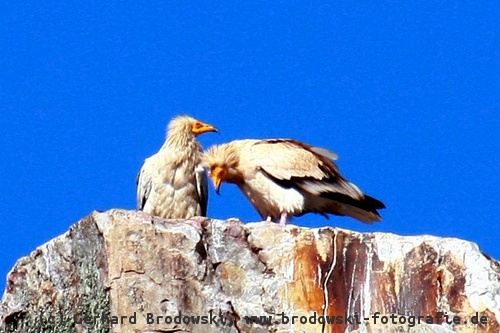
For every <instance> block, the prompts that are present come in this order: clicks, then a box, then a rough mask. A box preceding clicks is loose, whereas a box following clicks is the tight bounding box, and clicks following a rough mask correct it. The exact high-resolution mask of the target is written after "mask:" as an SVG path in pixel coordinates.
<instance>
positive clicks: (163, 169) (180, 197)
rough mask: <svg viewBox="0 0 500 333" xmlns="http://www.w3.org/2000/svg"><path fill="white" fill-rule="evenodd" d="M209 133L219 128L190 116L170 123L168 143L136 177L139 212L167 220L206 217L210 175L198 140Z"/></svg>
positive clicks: (179, 117) (148, 159) (148, 160)
mask: <svg viewBox="0 0 500 333" xmlns="http://www.w3.org/2000/svg"><path fill="white" fill-rule="evenodd" d="M206 132H217V129H216V128H215V127H213V126H212V125H209V124H206V123H203V122H201V121H199V120H196V119H194V118H191V117H188V116H178V117H176V118H174V119H172V120H171V121H170V123H169V124H168V131H167V138H166V140H165V143H164V144H163V146H162V147H161V148H160V150H159V151H158V152H157V153H156V154H154V155H153V156H151V157H149V158H147V159H146V160H145V161H144V164H143V166H142V168H141V170H140V171H139V174H138V176H137V209H138V210H142V211H144V212H146V213H148V214H151V215H154V216H159V217H162V218H165V219H168V218H190V217H193V216H206V214H207V199H208V186H207V175H206V173H205V170H204V169H203V167H202V166H201V165H200V162H201V156H202V149H201V145H200V143H199V142H198V140H196V137H197V136H198V135H199V134H202V133H206Z"/></svg>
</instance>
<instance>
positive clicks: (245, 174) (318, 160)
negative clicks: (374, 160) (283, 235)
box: [203, 139, 385, 224]
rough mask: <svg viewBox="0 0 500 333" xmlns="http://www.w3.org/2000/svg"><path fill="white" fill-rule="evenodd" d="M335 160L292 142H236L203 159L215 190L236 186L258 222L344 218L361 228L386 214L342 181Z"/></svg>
mask: <svg viewBox="0 0 500 333" xmlns="http://www.w3.org/2000/svg"><path fill="white" fill-rule="evenodd" d="M336 157H337V156H336V155H335V154H334V153H332V152H330V151H328V150H326V149H323V148H318V147H312V146H309V145H306V144H303V143H301V142H298V141H295V140H288V139H272V140H236V141H232V142H229V143H227V144H223V145H219V146H214V147H211V148H210V149H209V150H208V151H207V152H206V153H205V154H204V157H203V164H204V166H205V167H207V168H208V169H209V171H210V177H211V178H212V181H213V182H214V186H215V187H216V190H217V191H218V190H219V187H220V185H221V183H222V182H224V181H225V182H228V183H234V184H236V185H237V186H238V187H239V188H240V190H241V191H242V192H243V194H244V195H245V196H246V197H247V198H248V200H249V201H250V202H251V203H252V204H253V206H254V207H255V208H256V210H257V211H258V212H259V214H260V215H261V217H262V218H263V219H267V220H273V221H275V220H277V219H280V223H281V224H284V223H286V220H287V217H288V216H300V215H303V214H306V213H319V214H322V215H325V216H327V215H326V214H335V215H347V216H351V217H353V218H355V219H358V220H360V221H362V222H365V223H371V222H374V221H379V220H380V215H379V214H378V212H377V209H381V208H385V206H384V204H383V203H382V202H380V201H379V200H377V199H374V198H372V197H370V196H368V195H365V194H363V193H362V192H361V190H360V189H359V188H358V187H357V186H356V185H354V184H352V183H351V182H349V181H347V180H346V179H345V178H344V177H343V176H342V175H341V174H340V173H339V171H338V168H337V166H336V165H335V164H334V163H333V161H332V160H333V159H336Z"/></svg>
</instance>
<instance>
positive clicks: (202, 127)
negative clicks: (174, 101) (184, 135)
mask: <svg viewBox="0 0 500 333" xmlns="http://www.w3.org/2000/svg"><path fill="white" fill-rule="evenodd" d="M191 132H192V133H193V134H194V135H195V136H197V135H199V134H202V133H206V132H218V130H217V128H215V127H213V126H212V125H210V124H206V123H203V122H201V121H199V120H196V121H194V122H193V123H192V124H191Z"/></svg>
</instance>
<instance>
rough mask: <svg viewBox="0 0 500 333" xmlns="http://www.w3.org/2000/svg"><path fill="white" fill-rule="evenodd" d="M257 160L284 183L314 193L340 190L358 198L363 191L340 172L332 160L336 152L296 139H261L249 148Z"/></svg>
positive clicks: (278, 180) (271, 175)
mask: <svg viewBox="0 0 500 333" xmlns="http://www.w3.org/2000/svg"><path fill="white" fill-rule="evenodd" d="M248 155H249V156H253V158H254V163H258V164H257V165H258V166H259V168H260V170H261V171H262V172H263V173H264V174H265V175H266V176H268V177H269V178H270V179H272V180H273V181H275V182H276V183H278V184H279V185H281V186H283V187H295V188H300V189H301V190H304V191H306V192H309V193H310V194H313V195H324V194H326V193H339V194H342V195H346V196H349V197H352V198H355V199H361V198H363V193H362V192H361V191H360V190H359V188H358V187H356V186H355V185H354V184H352V183H350V182H348V181H347V180H346V179H345V178H344V177H342V175H341V174H340V173H339V171H338V168H337V166H336V165H335V164H334V163H333V162H332V161H331V159H332V157H336V156H337V155H336V154H334V153H332V152H330V151H328V150H326V149H324V148H317V147H312V146H309V145H306V144H303V143H301V142H299V141H295V140H287V139H272V140H261V141H259V142H258V143H256V144H254V145H253V146H252V147H251V148H250V151H249V154H248Z"/></svg>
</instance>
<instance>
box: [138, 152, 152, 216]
mask: <svg viewBox="0 0 500 333" xmlns="http://www.w3.org/2000/svg"><path fill="white" fill-rule="evenodd" d="M146 163H147V160H146V161H145V162H144V165H143V166H142V168H141V170H139V173H138V174H137V178H136V183H137V209H138V210H142V209H143V208H144V205H145V204H146V201H147V200H148V197H149V193H150V192H151V187H152V183H151V177H150V176H149V175H148V172H147V171H146V169H147V168H146Z"/></svg>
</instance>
